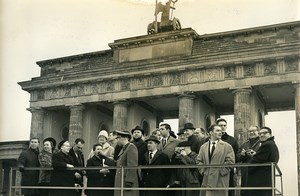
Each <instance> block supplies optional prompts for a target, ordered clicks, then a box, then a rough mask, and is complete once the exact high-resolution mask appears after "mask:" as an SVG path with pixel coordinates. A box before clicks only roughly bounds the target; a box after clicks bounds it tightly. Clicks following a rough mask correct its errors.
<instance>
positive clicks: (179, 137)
mask: <svg viewBox="0 0 300 196" xmlns="http://www.w3.org/2000/svg"><path fill="white" fill-rule="evenodd" d="M178 140H179V141H186V140H187V139H186V135H185V134H180V135H178Z"/></svg>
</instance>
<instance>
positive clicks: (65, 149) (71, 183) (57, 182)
mask: <svg viewBox="0 0 300 196" xmlns="http://www.w3.org/2000/svg"><path fill="white" fill-rule="evenodd" d="M58 149H59V151H58V152H57V153H54V154H53V156H52V166H53V169H54V170H53V173H52V175H51V180H50V184H51V186H60V187H72V188H74V187H75V170H71V169H68V168H72V167H74V165H73V159H72V157H71V156H70V155H69V151H70V149H71V144H70V142H69V141H66V140H63V141H61V142H59V144H58ZM58 195H62V196H76V191H75V189H51V191H50V196H58Z"/></svg>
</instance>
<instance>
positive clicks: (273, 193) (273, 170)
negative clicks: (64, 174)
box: [271, 163, 275, 196]
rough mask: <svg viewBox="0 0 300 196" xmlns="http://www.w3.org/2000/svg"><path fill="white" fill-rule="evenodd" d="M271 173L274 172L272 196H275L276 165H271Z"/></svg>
mask: <svg viewBox="0 0 300 196" xmlns="http://www.w3.org/2000/svg"><path fill="white" fill-rule="evenodd" d="M271 171H272V196H275V167H274V163H271Z"/></svg>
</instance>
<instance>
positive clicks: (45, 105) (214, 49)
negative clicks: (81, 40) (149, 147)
mask: <svg viewBox="0 0 300 196" xmlns="http://www.w3.org/2000/svg"><path fill="white" fill-rule="evenodd" d="M299 38H300V22H290V23H284V24H276V25H270V26H263V27H256V28H249V29H242V30H235V31H230V32H222V33H215V34H205V35H198V34H197V33H196V32H195V31H194V30H193V29H192V28H184V29H181V28H180V29H175V30H172V31H165V32H158V33H149V34H148V35H142V36H137V37H131V38H125V39H119V40H115V41H114V42H113V43H110V44H109V46H110V49H109V50H104V51H97V52H92V53H86V54H80V55H74V56H67V57H62V58H56V59H49V60H44V61H39V62H37V64H38V65H39V66H40V68H41V73H40V76H39V77H36V78H32V79H31V80H29V81H24V82H20V83H19V84H20V85H21V87H22V89H23V90H25V91H27V92H29V93H30V95H31V96H30V107H29V108H28V110H29V111H30V112H31V114H32V120H31V136H35V137H39V138H45V137H48V136H52V137H54V138H55V139H56V140H58V141H60V140H62V139H69V140H70V141H71V142H72V141H74V140H75V139H76V138H78V137H81V138H83V139H84V140H85V141H86V146H87V148H85V150H86V152H85V153H86V154H88V151H89V150H90V147H91V146H92V145H93V144H94V143H96V142H97V139H96V138H97V135H98V132H99V130H101V129H106V130H108V131H113V130H131V129H132V128H133V127H135V126H136V125H140V126H142V127H143V128H144V130H145V132H146V134H147V135H149V134H150V133H151V131H153V130H155V128H156V127H157V126H158V124H159V123H160V122H161V121H162V120H163V119H170V118H178V119H179V127H182V126H183V124H184V123H185V122H192V123H194V125H195V126H196V127H203V128H207V127H208V126H209V125H210V124H212V123H214V121H215V119H216V118H217V117H219V116H220V115H224V114H234V129H235V130H234V136H235V138H237V139H238V141H239V143H240V144H241V143H243V142H244V141H245V140H246V139H247V131H246V129H247V128H248V127H249V126H250V125H259V126H263V125H264V124H265V122H264V116H265V115H266V114H267V112H269V111H282V110H296V121H297V147H298V168H300V151H299V150H300V74H299V70H300V69H299V65H300V63H299V54H300V41H299V40H300V39H299ZM298 174H299V170H298ZM298 176H300V175H298ZM298 178H299V177H298Z"/></svg>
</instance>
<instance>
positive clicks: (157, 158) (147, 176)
mask: <svg viewBox="0 0 300 196" xmlns="http://www.w3.org/2000/svg"><path fill="white" fill-rule="evenodd" d="M169 164H170V159H169V157H168V155H166V154H164V153H163V152H161V151H157V152H156V153H155V155H154V157H153V158H152V160H151V162H150V161H149V152H146V153H145V154H144V159H143V165H149V166H152V165H169ZM170 172H171V171H170V170H169V169H166V168H156V169H142V186H143V187H147V188H158V187H167V185H168V181H169V178H170V174H171V173H170ZM152 195H154V196H164V195H166V192H165V191H143V196H152Z"/></svg>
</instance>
